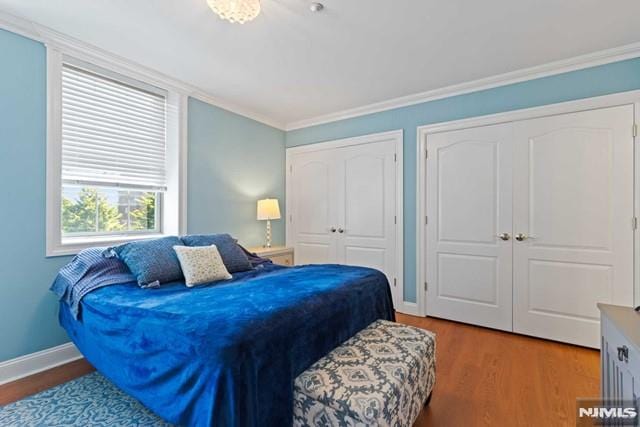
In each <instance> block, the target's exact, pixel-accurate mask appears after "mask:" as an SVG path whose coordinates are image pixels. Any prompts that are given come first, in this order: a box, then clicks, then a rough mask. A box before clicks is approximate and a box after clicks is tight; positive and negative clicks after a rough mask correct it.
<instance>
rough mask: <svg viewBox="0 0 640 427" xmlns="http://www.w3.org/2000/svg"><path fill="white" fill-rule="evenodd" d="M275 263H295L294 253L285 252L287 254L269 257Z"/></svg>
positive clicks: (289, 264)
mask: <svg viewBox="0 0 640 427" xmlns="http://www.w3.org/2000/svg"><path fill="white" fill-rule="evenodd" d="M269 259H270V260H271V261H273V263H274V264H278V265H288V266H292V265H293V254H285V255H274V256H271V257H269Z"/></svg>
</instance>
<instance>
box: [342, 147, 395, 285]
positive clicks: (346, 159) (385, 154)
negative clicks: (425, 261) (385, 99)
mask: <svg viewBox="0 0 640 427" xmlns="http://www.w3.org/2000/svg"><path fill="white" fill-rule="evenodd" d="M395 150H396V144H395V141H384V142H377V143H370V144H363V145H355V146H351V147H345V148H342V149H340V150H337V151H339V154H338V155H337V158H338V159H339V160H338V169H337V170H338V175H339V177H340V178H341V179H339V183H340V187H339V188H338V189H337V194H336V200H337V205H338V209H337V212H338V215H339V216H338V222H337V227H338V232H337V235H336V238H337V239H338V261H339V262H340V263H341V264H348V265H360V266H364V267H371V268H375V269H378V270H380V271H382V272H384V273H385V274H386V275H387V278H388V280H389V283H391V285H392V286H393V285H394V277H395V274H396V271H395V270H396V268H395V266H396V226H395V214H396V212H395V209H396V167H395V161H394V155H395ZM394 294H395V292H394Z"/></svg>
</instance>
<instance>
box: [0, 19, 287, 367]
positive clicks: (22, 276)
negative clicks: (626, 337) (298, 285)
mask: <svg viewBox="0 0 640 427" xmlns="http://www.w3.org/2000/svg"><path fill="white" fill-rule="evenodd" d="M45 54H46V52H45V48H44V46H43V45H42V44H41V43H38V42H35V41H33V40H30V39H27V38H24V37H21V36H18V35H16V34H13V33H10V32H7V31H3V30H0V55H1V57H2V63H1V64H0V361H3V360H7V359H12V358H14V357H17V356H21V355H24V354H28V353H32V352H35V351H38V350H42V349H45V348H49V347H53V346H55V345H58V344H62V343H65V342H67V341H68V338H67V335H66V333H65V331H64V330H63V329H62V328H60V327H59V326H58V319H57V310H58V308H57V301H56V298H55V296H54V295H53V294H52V293H51V292H49V290H48V289H49V285H50V284H51V281H52V280H53V278H54V277H55V275H56V273H57V271H58V269H59V268H60V267H62V266H63V265H64V264H66V263H67V262H68V261H69V260H70V257H57V258H46V257H45V158H46V103H45V101H46V86H45V84H46V82H45V76H46V68H45V67H46V64H45ZM189 107H190V115H189V163H188V169H189V175H188V179H189V183H188V200H189V202H188V221H189V231H191V232H203V233H204V232H212V231H228V232H231V233H233V234H235V235H237V236H238V237H239V238H240V239H241V240H242V241H243V242H247V243H249V244H257V243H260V242H261V239H262V236H263V230H264V228H263V227H264V224H262V223H259V222H257V221H256V220H255V203H256V200H257V199H258V198H259V197H263V196H273V197H278V198H280V200H283V199H284V133H283V132H282V131H279V130H276V129H273V128H270V127H268V126H265V125H262V124H259V123H257V122H255V121H253V120H250V119H247V118H245V117H242V116H239V115H237V114H233V113H229V112H227V111H225V110H221V109H219V108H216V107H212V106H209V105H207V104H204V103H202V102H199V101H195V100H190V102H189ZM282 222H283V221H276V222H275V224H274V225H275V227H274V229H275V230H274V234H275V240H276V241H277V242H283V241H284V231H283V225H282Z"/></svg>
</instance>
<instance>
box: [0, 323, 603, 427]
mask: <svg viewBox="0 0 640 427" xmlns="http://www.w3.org/2000/svg"><path fill="white" fill-rule="evenodd" d="M397 320H398V321H399V322H401V323H406V324H409V325H414V326H418V327H420V328H425V329H429V330H432V331H434V332H435V333H436V334H437V338H436V346H437V348H436V358H437V362H436V372H437V374H436V385H435V389H434V394H433V398H432V399H431V403H430V404H429V406H428V407H427V408H425V409H424V410H423V411H422V413H421V414H420V417H419V418H418V421H417V422H416V425H415V426H414V427H426V426H438V427H440V426H444V427H447V426H454V427H458V426H465V427H467V426H575V425H576V424H575V399H576V397H595V396H598V393H599V353H598V351H596V350H589V349H585V348H581V347H575V346H571V345H565V344H559V343H554V342H551V341H544V340H539V339H536V338H529V337H525V336H520V335H514V334H508V333H505V332H499V331H494V330H491V329H485V328H479V327H476V326H470V325H464V324H460V323H455V322H449V321H446V320H440V319H433V318H421V317H413V316H407V315H403V314H398V316H397ZM92 370H93V367H91V365H89V363H87V362H86V361H85V360H79V361H76V362H72V363H70V364H68V365H64V366H60V367H58V368H54V369H52V370H50V371H46V372H42V373H40V374H36V375H33V376H31V377H28V378H25V379H22V380H18V381H15V382H13V383H9V384H5V385H3V386H0V405H3V404H6V403H9V402H12V401H15V400H18V399H21V398H22V397H25V396H28V395H31V394H34V393H37V392H39V391H41V390H45V389H47V388H49V387H53V386H55V385H57V384H60V383H63V382H65V381H69V380H71V379H73V378H75V377H78V376H80V375H84V374H86V373H88V372H90V371H92Z"/></svg>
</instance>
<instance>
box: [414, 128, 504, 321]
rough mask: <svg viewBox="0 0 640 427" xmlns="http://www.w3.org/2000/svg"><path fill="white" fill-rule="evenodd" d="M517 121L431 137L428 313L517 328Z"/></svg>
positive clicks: (429, 149)
mask: <svg viewBox="0 0 640 427" xmlns="http://www.w3.org/2000/svg"><path fill="white" fill-rule="evenodd" d="M512 146H513V143H512V125H510V124H503V125H494V126H485V127H478V128H472V129H465V130H459V131H452V132H443V133H437V134H432V135H428V136H427V150H428V153H429V154H428V157H427V165H426V192H427V194H426V201H427V219H428V220H427V229H426V230H427V236H426V239H427V241H426V252H427V253H426V258H427V259H426V274H427V283H428V289H427V314H428V315H429V316H436V317H443V318H447V319H452V320H457V321H461V322H467V323H473V324H477V325H482V326H488V327H491V328H497V329H503V330H507V331H510V330H511V329H512V301H511V296H512V240H511V233H512V189H511V183H512V160H513V159H512Z"/></svg>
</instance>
